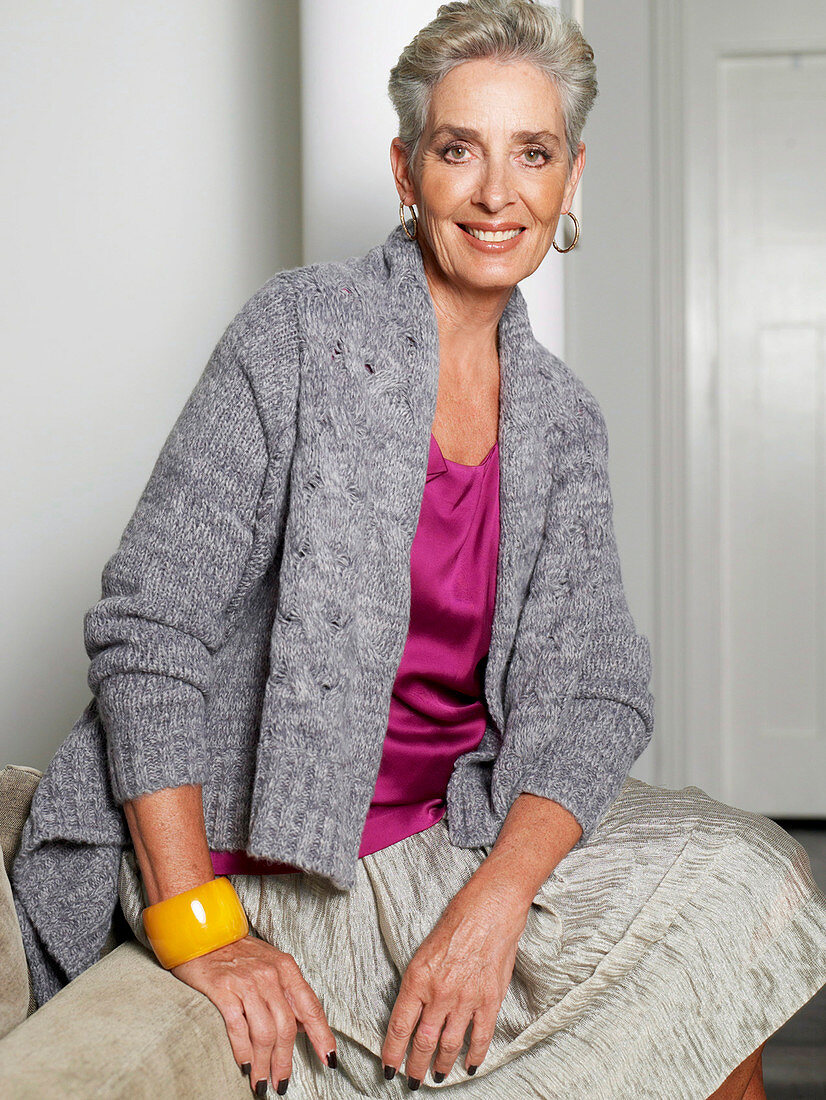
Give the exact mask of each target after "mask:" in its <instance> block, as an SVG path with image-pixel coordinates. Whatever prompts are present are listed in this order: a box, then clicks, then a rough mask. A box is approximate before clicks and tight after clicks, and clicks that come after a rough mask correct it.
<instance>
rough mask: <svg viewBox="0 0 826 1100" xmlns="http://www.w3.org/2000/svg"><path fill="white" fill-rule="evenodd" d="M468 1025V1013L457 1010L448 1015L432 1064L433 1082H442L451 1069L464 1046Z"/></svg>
mask: <svg viewBox="0 0 826 1100" xmlns="http://www.w3.org/2000/svg"><path fill="white" fill-rule="evenodd" d="M469 1023H470V1013H469V1012H467V1011H462V1010H461V1009H457V1010H456V1011H455V1012H451V1013H449V1014H448V1017H447V1021H446V1023H445V1026H444V1028H443V1029H442V1037H441V1038H440V1039H439V1049H438V1051H437V1052H436V1060H435V1061H434V1063H433V1080H434V1081H443V1080H444V1079H445V1077H447V1075H448V1074H449V1073H450V1071H451V1070H452V1069H453V1066H454V1064H455V1062H456V1059H457V1058H458V1057H459V1052H460V1051H461V1049H462V1047H463V1046H464V1042H465V1035H466V1033H467V1029H468V1024H469Z"/></svg>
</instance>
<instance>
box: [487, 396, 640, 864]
mask: <svg viewBox="0 0 826 1100" xmlns="http://www.w3.org/2000/svg"><path fill="white" fill-rule="evenodd" d="M574 409H575V418H574V419H575V423H576V424H577V425H578V430H576V431H575V432H574V433H573V435H572V441H571V444H570V446H569V447H568V448H566V455H565V458H564V460H563V461H562V462H561V467H560V469H559V470H558V471H557V473H556V475H555V477H554V481H553V485H552V489H551V494H550V500H549V505H548V509H547V513H546V523H545V530H544V533H543V539H542V544H541V546H540V551H539V555H538V558H537V561H536V564H535V567H534V571H533V574H532V577H531V582H530V587H529V591H528V595H527V598H526V602H525V606H524V608H523V612H522V616H521V619H520V625H519V629H518V632H517V639H516V651H517V652H518V660H517V664H518V665H520V666H521V669H522V671H521V673H520V675H519V679H518V683H519V685H520V686H519V688H518V689H517V690H515V691H514V693H513V695H512V698H511V699H510V709H509V711H507V714H506V721H505V731H504V744H503V751H502V752H501V753H500V755H499V758H498V759H497V761H496V763H495V764H494V768H493V776H492V788H493V789H492V793H493V798H494V803H496V802H499V803H500V811H504V812H506V810H507V808H509V806H510V804H511V803H512V802H513V800H514V799H515V798H516V796H517V795H518V794H520V793H521V792H523V791H524V792H528V793H531V794H537V795H541V796H543V797H545V798H550V799H553V800H554V801H555V802H558V803H559V804H560V805H562V806H564V807H565V808H566V809H567V810H569V812H570V813H572V814H573V815H574V817H575V818H576V820H577V821H578V822H579V824H580V826H581V828H582V836H581V837H580V838H579V840H578V841H577V843H576V845H575V847H581V846H582V845H583V844H584V843H585V842H586V841H587V840H588V839H589V837H590V836H591V835H592V833H593V832H594V829H595V828H596V827H597V825H598V824H599V822H600V821H601V819H602V818H603V817H604V815H605V814H606V813H607V811H608V809H609V808H610V806H611V804H612V803H613V801H614V800H615V798H616V796H617V794H618V793H619V790H620V788H621V786H622V784H623V782H624V781H625V779H626V777H627V775H628V773H629V772H630V770H631V768H632V766H633V764H634V762H635V760H636V759H637V758H638V757H639V756H640V754H641V753H642V751H643V749H644V748H645V747H646V745H647V744H648V743H649V741H650V740H651V737H652V734H653V728H654V699H653V696H652V695H651V693H650V691H649V681H650V677H651V651H650V646H649V642H648V639H647V638H646V637H645V636H644V635H642V634H639V633H638V632H637V630H636V628H635V624H634V620H633V618H632V616H631V613H630V611H629V609H628V604H627V601H626V597H625V592H624V588H623V583H622V573H621V568H620V560H619V554H618V551H617V544H616V538H615V534H614V526H613V502H612V497H611V489H610V484H609V478H608V436H607V430H606V425H605V419H604V416H603V414H602V411H601V409H600V407H599V404H598V402H597V400H596V398H595V397H594V396H593V395H592V394H591V393H590V392H589V391H588V390H587V388H586V387H585V386H584V385H583V384H582V383H581V382H579V380H577V386H576V397H575V405H574Z"/></svg>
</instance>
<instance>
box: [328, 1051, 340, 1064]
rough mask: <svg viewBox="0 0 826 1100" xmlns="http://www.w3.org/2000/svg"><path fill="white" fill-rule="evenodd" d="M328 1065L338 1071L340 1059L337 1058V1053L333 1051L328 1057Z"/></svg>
mask: <svg viewBox="0 0 826 1100" xmlns="http://www.w3.org/2000/svg"><path fill="white" fill-rule="evenodd" d="M327 1065H328V1066H329V1067H330V1069H338V1058H337V1057H336V1052H335V1051H334V1050H331V1051H330V1053H329V1054H328V1055H327Z"/></svg>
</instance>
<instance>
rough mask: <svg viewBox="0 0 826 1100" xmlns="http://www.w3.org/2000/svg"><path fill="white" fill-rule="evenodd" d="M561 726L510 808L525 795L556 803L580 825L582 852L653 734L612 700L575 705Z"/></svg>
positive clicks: (529, 765)
mask: <svg viewBox="0 0 826 1100" xmlns="http://www.w3.org/2000/svg"><path fill="white" fill-rule="evenodd" d="M561 727H562V728H561V729H560V732H559V734H558V736H557V738H556V739H555V740H554V742H553V743H552V744H551V745H549V746H548V747H547V748H546V749H545V750H544V751H543V752H542V753H541V754H540V755H538V756H537V757H536V758H535V759H534V760H531V761H526V762H525V765H524V767H523V769H522V770H521V772H520V774H519V775H518V776H517V777H516V779H515V781H514V782H513V783H512V785H511V792H510V797H509V801H508V807H510V805H511V804H512V803H513V802H514V800H515V799H516V798H517V797H518V796H519V795H520V794H521V793H523V792H525V793H527V794H536V795H541V796H542V797H544V798H550V799H552V800H553V801H554V802H558V803H559V804H560V806H563V807H564V808H565V809H566V810H568V811H569V813H571V814H573V816H574V817H575V818H576V820H577V822H578V823H579V825H580V827H581V829H582V836H581V837H580V838H579V840H578V841H577V842H576V844H575V845H574V848H581V847H582V846H583V845H584V844H585V843H587V841H588V840H589V839H590V838H591V836H592V835H593V833H594V831H595V829H596V828H597V826H598V825H599V823H600V822H601V821H602V819H603V818H604V816H605V815H606V814H607V812H608V810H609V809H610V808H611V805H612V804H613V802H614V801H615V799H616V797H617V795H618V794H619V792H620V790H621V788H622V785H623V783H624V782H625V780H626V778H627V777H628V774H629V772H630V771H631V768H632V767H633V765H634V762H635V761H636V759H637V758H638V757H639V756H640V754H641V753H642V751H643V749H644V748H645V747H646V745H647V744H648V742H649V741H650V739H651V729H650V728H649V727H648V726H647V724H646V722H645V720H644V719H643V717H642V716H641V715H640V713H639V711H637V710H635V709H634V708H633V707H629V706H627V705H626V704H624V703H619V702H617V701H616V700H613V699H575V700H573V702H572V703H571V705H570V707H568V708H566V709H565V713H564V716H563V717H562V723H561ZM595 731H598V735H597V736H595Z"/></svg>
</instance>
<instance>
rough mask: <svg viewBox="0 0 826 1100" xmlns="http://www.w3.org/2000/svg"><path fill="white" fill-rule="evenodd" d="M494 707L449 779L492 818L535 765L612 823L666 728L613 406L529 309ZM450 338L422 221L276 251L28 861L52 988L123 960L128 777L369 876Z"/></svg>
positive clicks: (174, 460) (181, 430)
mask: <svg viewBox="0 0 826 1100" xmlns="http://www.w3.org/2000/svg"><path fill="white" fill-rule="evenodd" d="M499 359H500V413H499V464H500V477H499V492H500V524H501V528H500V546H499V559H498V572H497V592H496V605H495V610H494V618H493V625H492V631H491V644H490V651H489V654H488V658H487V662H486V667H485V685H484V686H485V701H486V704H487V708H488V712H489V715H490V718H491V722H490V723H489V725H488V727H487V728H486V730H485V734H484V736H483V738H482V741H481V742H480V744H479V746H478V748H477V749H475V750H474V751H472V752H468V753H465V754H464V755H463V756H461V757H460V758H459V759H458V760H457V762H456V764H455V767H454V770H453V773H452V775H451V778H450V781H449V784H448V789H447V812H446V822H447V825H448V830H449V837H450V841H451V843H452V844H454V845H458V846H460V847H478V846H480V845H483V844H492V843H493V842H494V841H495V839H496V836H497V834H498V831H499V829H500V827H501V825H502V822H503V821H504V818H505V816H506V814H507V812H508V809H509V808H510V805H511V804H512V802H513V800H514V799H515V798H516V797H517V795H518V794H519V793H520V792H521V791H529V792H532V793H535V794H540V795H543V796H545V797H548V798H553V799H555V800H556V801H558V802H560V803H561V804H562V805H563V806H565V807H567V808H568V809H569V810H570V811H571V813H573V814H574V816H575V817H576V818H577V820H578V821H579V823H580V824H581V826H582V829H583V836H582V838H581V840H580V841H579V842H578V846H581V845H582V844H583V843H584V842H585V840H587V839H588V838H589V837H590V835H591V833H592V832H593V830H594V828H595V827H596V825H597V824H598V823H599V821H600V820H601V819H602V817H603V816H604V815H605V813H606V812H607V810H608V808H609V807H610V805H611V803H612V802H613V801H614V799H615V798H616V795H617V793H618V791H619V789H620V787H621V785H622V783H623V780H624V779H625V777H626V775H627V774H628V771H629V769H630V768H631V766H632V765H633V763H634V761H635V760H636V758H637V757H638V756H639V754H640V753H641V752H642V751H643V749H644V748H645V746H646V745H647V744H648V741H649V740H650V738H651V735H652V731H653V699H652V696H651V694H650V692H649V690H648V685H649V680H650V674H651V657H650V649H649V645H648V642H647V640H646V638H645V637H643V636H642V635H640V634H637V633H636V630H635V627H634V622H633V619H632V617H631V614H630V612H629V610H628V606H627V604H626V600H625V595H624V592H623V586H622V579H621V572H620V564H619V559H618V555H617V547H616V542H615V538H614V532H613V525H612V502H611V493H610V488H609V482H608V470H607V466H608V445H607V434H606V429H605V421H604V418H603V416H602V413H601V411H600V408H599V405H598V403H597V401H596V399H595V398H594V396H593V395H592V394H591V393H590V392H589V391H588V390H587V388H586V387H585V385H584V384H583V383H582V381H581V380H580V379H578V378H577V376H576V375H574V373H573V372H572V371H571V370H570V369H569V368H568V367H567V366H566V365H565V364H564V363H563V362H562V361H561V360H560V359H558V358H557V357H556V356H555V355H552V354H551V353H550V352H549V351H548V350H547V349H546V348H544V347H543V346H542V345H541V344H539V343H538V342H537V340H536V339H535V338H534V336H533V333H532V331H531V327H530V323H529V320H528V315H527V309H526V305H525V300H524V297H523V295H522V293H521V291H520V289H519V287H516V288H514V290H513V292H512V294H511V297H510V299H509V301H508V303H507V305H506V307H505V310H504V312H503V315H502V318H501V320H500V324H499ZM438 380H439V338H438V327H437V323H436V315H435V311H434V308H433V302H432V299H431V297H430V293H429V289H428V284H427V280H426V277H425V274H424V268H423V265H422V258H421V252H420V250H419V247H418V245H417V244H416V243H415V242H411V241H409V240H408V239H407V237H406V236H405V234H404V232H403V230H402V228H401V226H396V227H395V228H394V229H393V231H392V232H391V233H390V234H389V236H388V237H387V239H386V240H385V242H384V243H383V244H381V245H378V246H377V247H375V248H373V249H371V250H370V251H369V252H368V253H367V254H366V255H365V256H360V257H353V258H351V259H349V260H347V261H344V262H335V263H332V262H331V263H321V264H312V265H308V266H305V267H299V268H293V269H291V270H288V271H282V272H279V273H277V274H276V275H274V276H273V277H272V278H271V279H270V280H268V282H267V283H266V284H265V285H264V286H263V287H261V288H260V289H259V290H258V291H257V292H256V293H255V294H254V295H253V296H252V297H251V298H250V299H249V301H248V302H247V303H246V304H245V305H244V306H243V307H242V309H241V310H240V311H239V313H238V315H237V316H236V317H235V318H234V319H233V321H232V322H231V323H230V324H229V326H228V327H227V329H226V331H225V332H224V333H223V335H222V336H221V338H220V340H219V341H218V344H217V346H216V348H215V350H214V352H213V354H212V356H211V357H210V360H209V362H208V364H207V366H206V368H205V370H204V372H203V374H202V375H201V377H200V379H199V380H198V382H197V384H196V386H195V388H194V390H193V392H192V394H191V395H190V397H189V399H188V400H187V402H186V404H185V406H184V408H183V410H182V412H181V414H180V416H179V417H178V419H177V421H176V423H175V424H174V426H173V428H172V430H171V432H170V434H169V436H168V438H167V440H166V442H165V444H164V446H163V448H162V451H161V453H160V455H159V457H158V459H157V462H156V464H155V467H154V469H153V471H152V473H151V476H150V478H149V481H148V483H147V485H146V487H145V489H144V491H143V493H142V494H141V497H140V499H139V501H138V504H137V507H136V509H135V512H134V514H133V516H132V518H131V519H130V521H129V523H128V525H127V527H126V530H125V531H124V534H123V536H122V538H121V541H120V545H119V546H118V548H117V550H116V551H115V553H114V554H113V555H112V557H111V558H110V560H109V561H108V562H107V564H106V566H105V568H104V571H103V579H102V593H101V599H100V601H99V602H98V603H97V604H95V606H94V607H92V608H91V609H90V610H89V611H88V613H87V615H86V617H85V623H84V625H85V635H84V637H85V643H86V648H87V652H88V654H89V658H90V667H89V686H90V688H91V690H92V693H93V698H92V700H91V701H90V703H89V705H88V706H87V707H86V709H85V710H84V712H83V714H82V715H81V716H80V718H79V719H78V721H77V722H76V723H75V725H74V727H73V728H72V730H71V732H70V733H69V735H68V736H67V738H66V739H65V741H64V742H63V744H62V745H61V746H60V748H59V749H58V751H57V753H56V754H55V756H54V758H53V759H52V761H51V763H50V764H49V767H48V768H47V770H46V772H45V773H44V776H43V779H42V780H41V782H40V785H39V786H38V788H37V790H36V792H35V796H34V799H33V801H32V809H31V813H30V815H29V817H28V819H27V821H26V824H25V827H24V830H23V836H22V838H21V846H20V851H19V853H18V855H17V858H16V860H15V862H14V864H13V867H12V875H11V878H12V885H13V889H14V900H15V905H16V907H17V911H18V916H19V918H20V923H21V928H22V931H23V939H24V944H25V947H26V953H27V957H28V959H29V964H30V966H31V968H32V973H33V980H34V985H35V996H36V998H37V1000H38V1003H39V1004H42V1003H44V1002H45V1001H46V1000H47V999H48V998H49V997H51V996H52V995H53V994H54V993H56V992H57V991H58V989H59V988H60V987H61V986H62V985H64V984H65V983H66V982H67V981H68V980H71V979H72V978H74V977H76V976H77V975H78V974H79V973H81V972H82V971H83V970H85V969H86V968H87V967H88V966H90V965H91V964H92V963H94V962H95V961H96V960H97V957H98V955H99V952H100V948H101V946H102V945H103V943H104V940H105V937H106V934H107V932H108V930H109V926H110V923H111V919H112V912H113V909H114V906H115V903H116V900H117V875H118V868H119V864H120V855H121V852H122V849H123V847H124V845H128V844H129V843H130V836H129V832H128V829H127V827H126V822H125V817H124V815H123V811H122V809H121V804H122V803H123V802H124V801H127V800H130V799H132V798H135V797H137V796H138V795H140V794H142V793H145V792H149V791H154V790H158V789H161V788H163V787H170V786H178V785H181V784H186V783H198V784H203V792H204V816H205V823H206V828H207V839H208V842H209V845H210V847H211V848H213V849H216V850H221V849H229V850H237V849H245V850H246V851H248V852H249V853H250V855H253V856H258V857H260V858H263V859H272V860H281V861H284V862H287V863H291V864H294V865H296V866H300V867H302V868H303V869H305V870H306V871H308V872H311V873H315V874H319V875H323V876H325V877H326V878H327V879H329V880H330V882H331V883H332V884H333V885H334V886H336V887H337V888H340V889H344V890H349V889H350V888H351V887H352V886H353V884H354V882H355V872H356V867H357V862H358V848H359V842H360V838H361V833H362V829H363V826H364V821H365V818H366V815H367V811H368V808H369V804H370V800H371V798H372V794H373V790H374V786H375V781H376V776H377V773H378V768H379V763H380V760H381V753H382V745H383V741H384V735H385V732H386V729H387V721H388V714H389V708H390V697H391V691H392V687H393V682H394V679H395V675H396V671H397V669H398V666H399V662H400V660H401V656H402V652H403V649H404V644H405V640H406V636H407V627H408V621H409V614H410V548H411V544H412V541H413V536H414V534H415V531H416V526H417V523H418V518H419V511H420V508H421V502H422V496H423V491H424V485H425V476H426V469H427V461H428V454H429V447H430V430H431V427H432V423H433V418H434V415H435V409H436V397H437V391H438Z"/></svg>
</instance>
